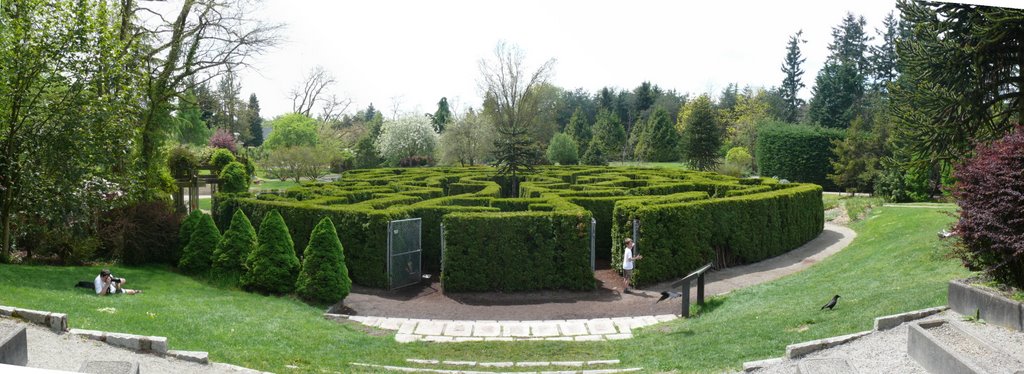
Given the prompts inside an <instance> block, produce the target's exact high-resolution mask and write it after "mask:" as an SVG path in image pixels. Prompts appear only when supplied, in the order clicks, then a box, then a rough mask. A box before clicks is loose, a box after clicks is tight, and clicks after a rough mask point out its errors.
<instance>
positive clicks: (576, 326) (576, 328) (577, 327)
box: [558, 321, 587, 336]
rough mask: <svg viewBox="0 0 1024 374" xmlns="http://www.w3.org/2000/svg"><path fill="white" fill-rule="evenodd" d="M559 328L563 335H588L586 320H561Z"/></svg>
mask: <svg viewBox="0 0 1024 374" xmlns="http://www.w3.org/2000/svg"><path fill="white" fill-rule="evenodd" d="M558 330H559V331H561V332H562V335H566V336H575V335H586V334H587V323H586V322H568V321H566V322H561V323H559V324H558Z"/></svg>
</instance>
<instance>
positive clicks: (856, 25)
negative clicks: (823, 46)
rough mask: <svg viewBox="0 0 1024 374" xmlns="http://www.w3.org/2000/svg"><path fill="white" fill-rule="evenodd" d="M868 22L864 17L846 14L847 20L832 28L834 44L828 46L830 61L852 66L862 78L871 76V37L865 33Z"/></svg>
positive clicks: (844, 19)
mask: <svg viewBox="0 0 1024 374" xmlns="http://www.w3.org/2000/svg"><path fill="white" fill-rule="evenodd" d="M866 24H867V21H865V20H864V17H863V16H861V17H857V16H854V15H853V13H846V18H843V22H842V23H841V24H840V25H839V26H836V27H833V28H832V43H831V44H829V45H828V50H829V52H830V53H831V54H830V55H829V57H828V60H829V61H830V62H833V63H838V64H843V65H852V66H853V67H854V70H855V71H856V72H857V74H858V75H860V76H861V77H862V78H864V77H867V76H869V75H870V74H871V63H870V61H869V59H868V54H867V52H868V41H870V40H871V37H869V36H868V34H867V33H866V32H864V25H866Z"/></svg>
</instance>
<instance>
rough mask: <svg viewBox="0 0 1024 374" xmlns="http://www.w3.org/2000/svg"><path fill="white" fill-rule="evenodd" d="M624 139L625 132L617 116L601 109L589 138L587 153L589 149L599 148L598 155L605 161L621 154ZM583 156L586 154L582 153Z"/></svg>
mask: <svg viewBox="0 0 1024 374" xmlns="http://www.w3.org/2000/svg"><path fill="white" fill-rule="evenodd" d="M625 138H626V130H625V129H624V128H622V123H621V122H620V121H619V116H617V115H615V113H613V112H612V111H610V110H608V109H601V110H599V111H598V112H597V118H596V122H595V123H594V137H593V138H591V142H590V145H589V147H588V149H587V150H588V151H589V150H590V148H591V147H599V148H600V152H599V153H600V154H601V155H602V156H603V157H604V158H605V159H607V158H610V157H611V156H614V155H618V154H619V153H620V152H621V150H622V145H623V144H624V143H625ZM588 153H593V152H588ZM585 155H586V153H584V156H585Z"/></svg>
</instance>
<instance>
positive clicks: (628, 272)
mask: <svg viewBox="0 0 1024 374" xmlns="http://www.w3.org/2000/svg"><path fill="white" fill-rule="evenodd" d="M642 258H644V256H640V255H636V256H634V255H633V239H631V238H626V248H625V249H623V250H622V280H623V281H624V282H625V283H626V288H624V289H623V290H622V292H625V293H630V292H633V289H632V288H629V280H630V279H632V278H633V261H636V260H639V259H642Z"/></svg>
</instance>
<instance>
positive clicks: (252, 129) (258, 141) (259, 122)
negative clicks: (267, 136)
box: [245, 93, 263, 147]
mask: <svg viewBox="0 0 1024 374" xmlns="http://www.w3.org/2000/svg"><path fill="white" fill-rule="evenodd" d="M246 111H247V113H248V118H249V135H250V136H251V137H250V138H249V141H248V142H246V143H245V145H247V146H250V147H259V146H260V145H262V144H263V117H260V101H259V100H258V99H256V94H255V93H253V94H250V95H249V105H248V106H247V107H246Z"/></svg>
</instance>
